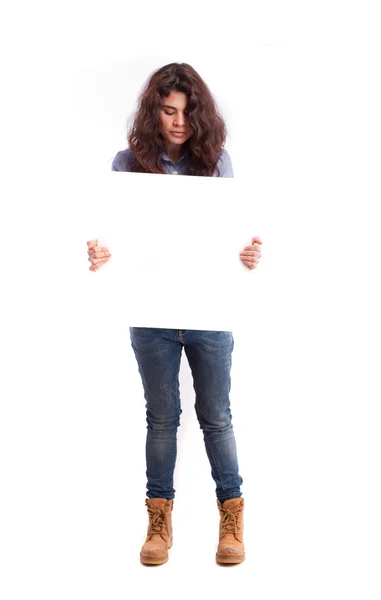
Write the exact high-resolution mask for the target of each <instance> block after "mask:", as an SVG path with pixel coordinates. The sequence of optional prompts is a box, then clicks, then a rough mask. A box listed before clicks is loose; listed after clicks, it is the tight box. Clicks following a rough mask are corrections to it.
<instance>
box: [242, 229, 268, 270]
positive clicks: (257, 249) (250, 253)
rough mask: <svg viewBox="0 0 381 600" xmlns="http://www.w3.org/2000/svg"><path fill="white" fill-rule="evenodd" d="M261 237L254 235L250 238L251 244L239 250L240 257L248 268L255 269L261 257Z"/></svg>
mask: <svg viewBox="0 0 381 600" xmlns="http://www.w3.org/2000/svg"><path fill="white" fill-rule="evenodd" d="M261 245H262V241H261V238H260V237H259V236H258V235H256V236H255V237H253V238H252V240H251V246H245V247H244V249H243V250H242V251H241V252H240V255H239V257H240V259H241V260H242V262H243V264H244V265H246V266H247V267H248V268H249V269H255V268H256V266H257V264H258V261H259V259H260V258H261Z"/></svg>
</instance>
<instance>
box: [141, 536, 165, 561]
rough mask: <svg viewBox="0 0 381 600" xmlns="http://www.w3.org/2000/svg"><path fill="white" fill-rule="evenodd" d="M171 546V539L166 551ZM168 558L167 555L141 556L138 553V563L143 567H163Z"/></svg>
mask: <svg viewBox="0 0 381 600" xmlns="http://www.w3.org/2000/svg"><path fill="white" fill-rule="evenodd" d="M172 544H173V539H172V540H171V541H170V544H169V546H168V550H169V549H170V548H172ZM168 558H169V556H168V554H166V555H165V556H143V555H142V553H140V562H141V563H142V564H143V565H163V564H164V563H166V562H167V560H168Z"/></svg>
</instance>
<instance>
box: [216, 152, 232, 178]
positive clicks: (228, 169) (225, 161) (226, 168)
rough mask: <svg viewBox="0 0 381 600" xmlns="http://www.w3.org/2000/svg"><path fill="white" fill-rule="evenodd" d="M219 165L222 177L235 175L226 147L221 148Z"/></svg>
mask: <svg viewBox="0 0 381 600" xmlns="http://www.w3.org/2000/svg"><path fill="white" fill-rule="evenodd" d="M217 166H218V168H219V170H220V177H234V173H233V165H232V161H231V158H230V155H229V153H228V151H227V150H226V149H225V148H221V150H220V152H219V157H218V162H217Z"/></svg>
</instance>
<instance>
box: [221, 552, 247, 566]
mask: <svg viewBox="0 0 381 600" xmlns="http://www.w3.org/2000/svg"><path fill="white" fill-rule="evenodd" d="M244 560H245V554H242V555H241V556H220V555H218V554H216V561H217V562H218V563H221V564H240V563H241V562H243V561H244Z"/></svg>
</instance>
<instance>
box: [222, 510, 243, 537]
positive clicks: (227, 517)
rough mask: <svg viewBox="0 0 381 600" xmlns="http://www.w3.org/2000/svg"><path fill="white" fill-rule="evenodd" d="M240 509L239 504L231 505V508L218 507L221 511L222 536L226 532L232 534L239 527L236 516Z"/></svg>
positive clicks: (235, 533)
mask: <svg viewBox="0 0 381 600" xmlns="http://www.w3.org/2000/svg"><path fill="white" fill-rule="evenodd" d="M240 511H241V505H239V504H238V505H237V506H232V507H231V508H223V507H221V508H220V513H221V534H220V537H221V538H222V537H223V536H224V535H225V534H226V533H232V534H233V535H234V536H236V535H237V532H238V531H239V529H240V525H239V523H238V516H239V513H240Z"/></svg>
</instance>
